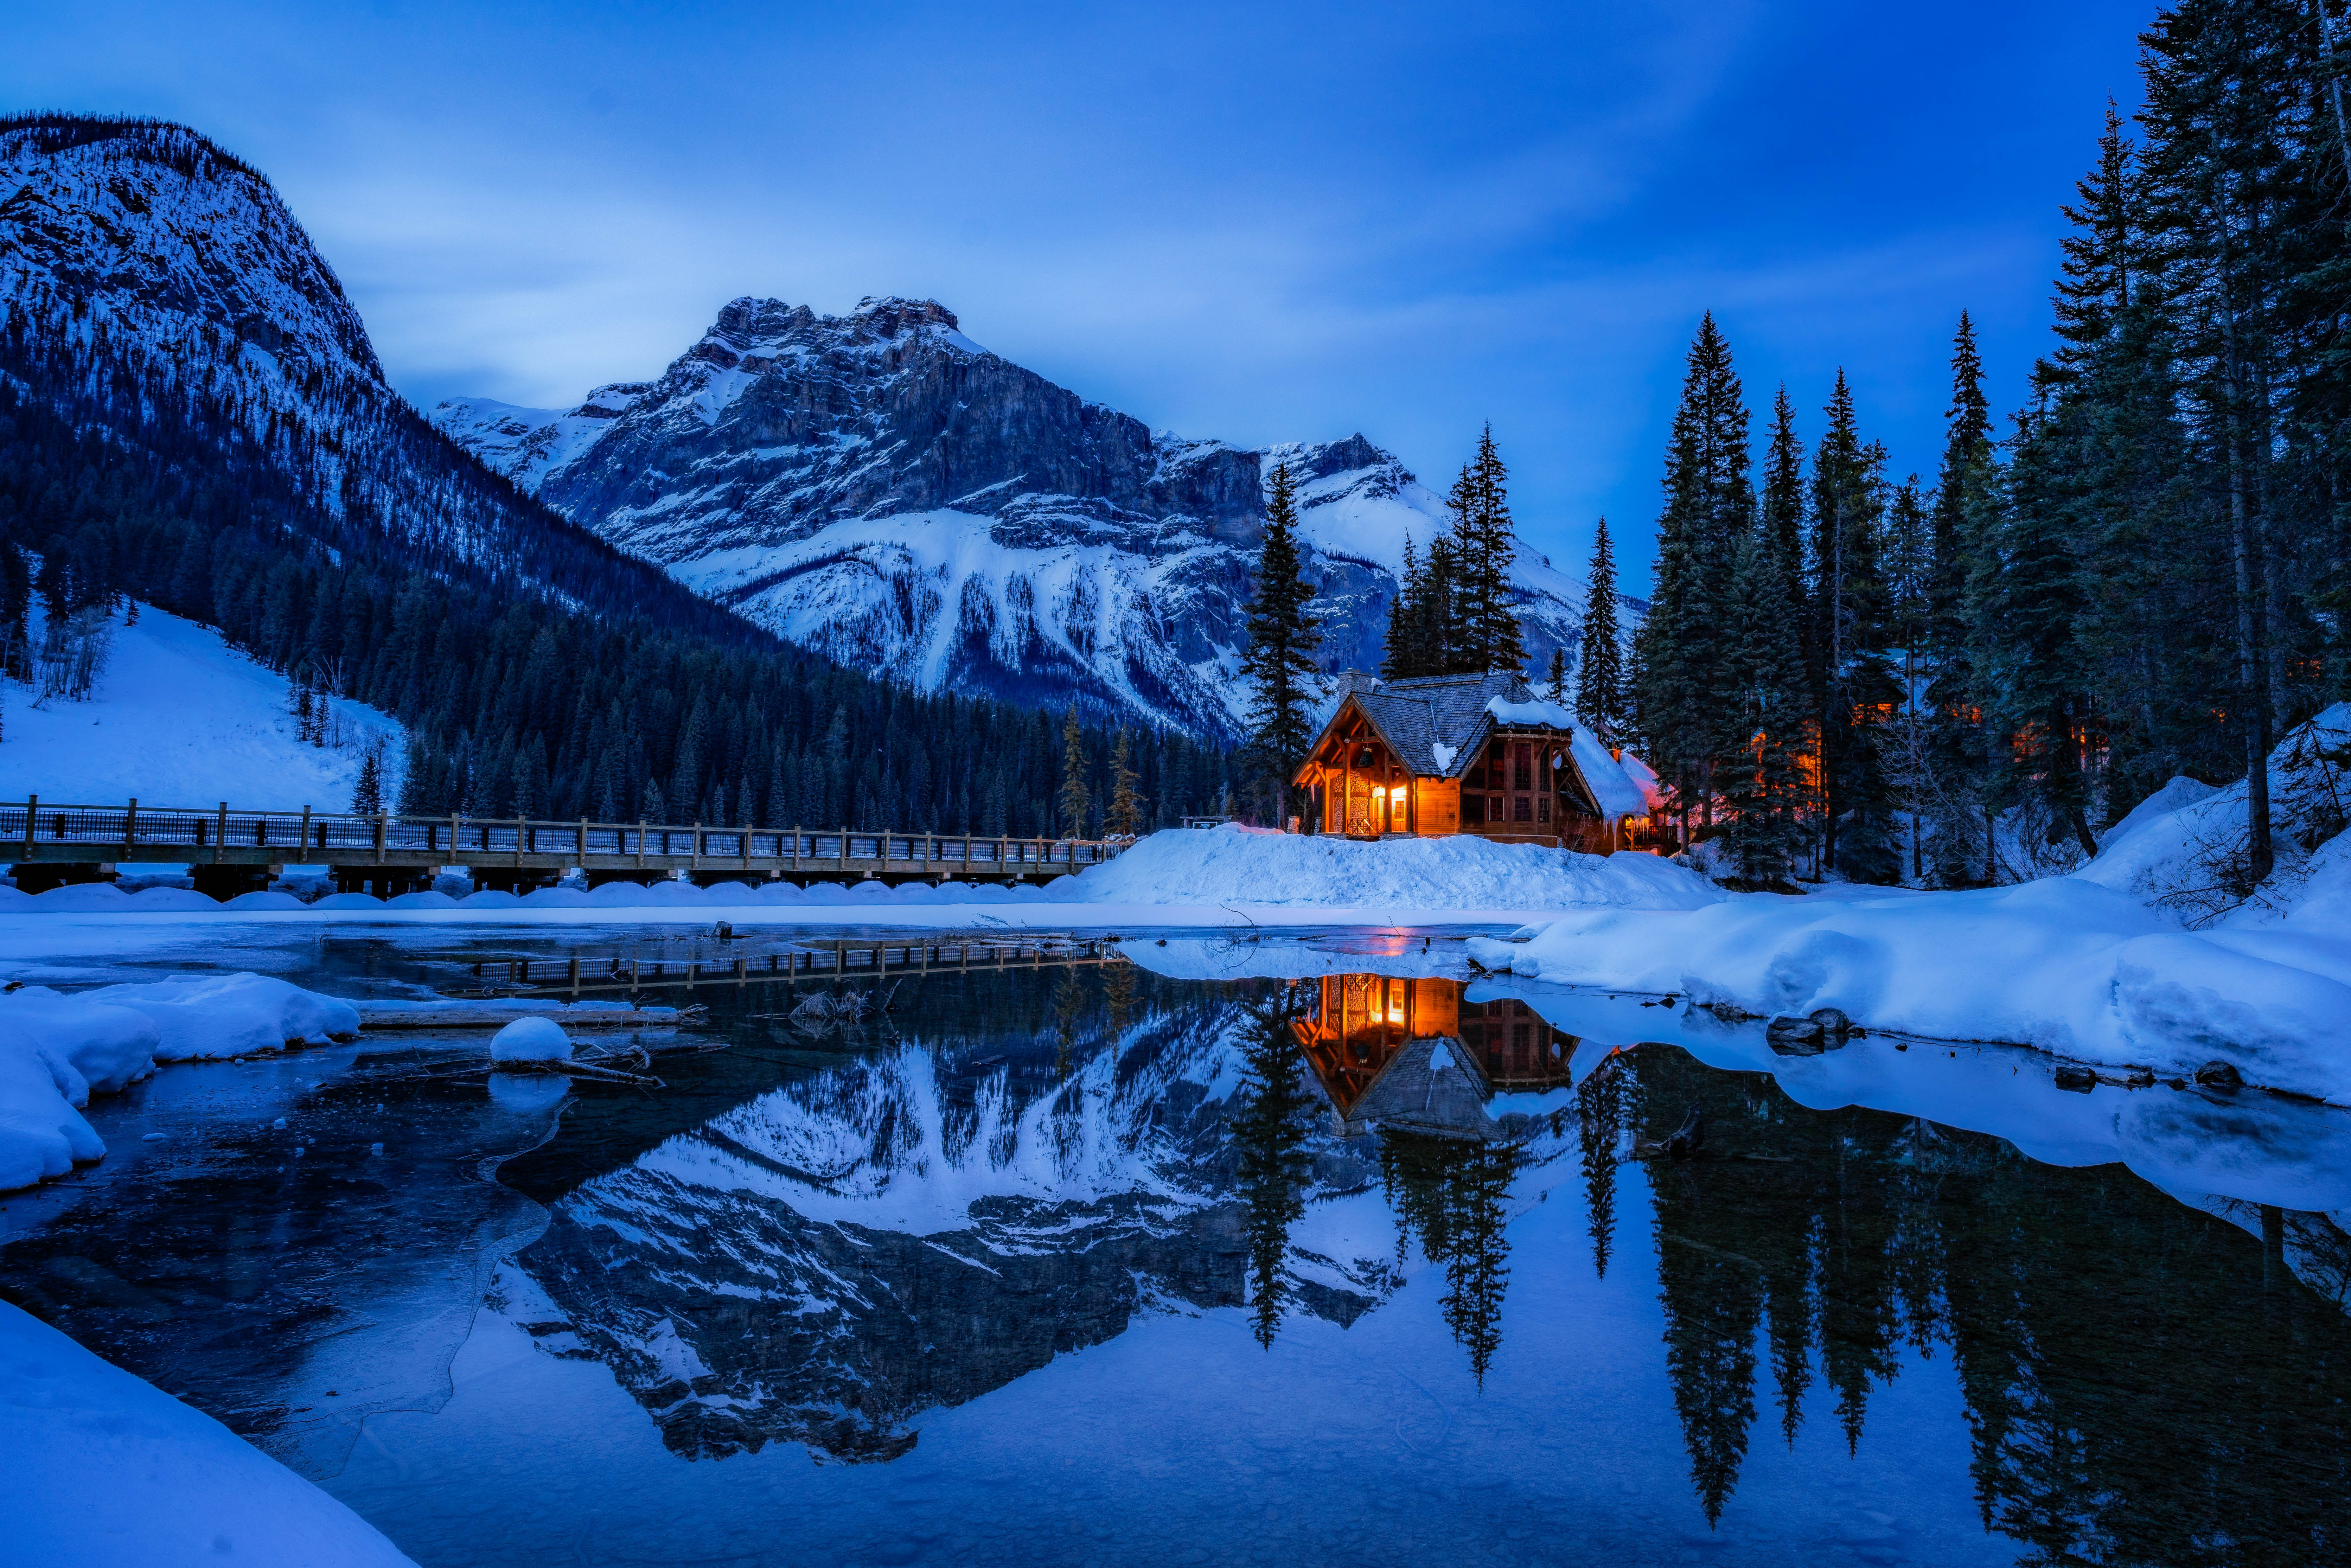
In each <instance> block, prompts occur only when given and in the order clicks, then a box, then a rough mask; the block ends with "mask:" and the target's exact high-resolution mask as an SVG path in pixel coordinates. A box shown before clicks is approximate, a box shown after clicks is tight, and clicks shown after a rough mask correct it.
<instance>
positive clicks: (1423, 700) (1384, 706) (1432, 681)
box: [1314, 674, 1534, 779]
mask: <svg viewBox="0 0 2351 1568" xmlns="http://www.w3.org/2000/svg"><path fill="white" fill-rule="evenodd" d="M1532 695H1534V694H1533V693H1532V692H1531V691H1530V690H1528V688H1527V684H1526V683H1525V682H1524V681H1522V680H1520V679H1519V677H1518V676H1516V675H1513V674H1486V675H1426V676H1422V677H1420V678H1418V679H1416V680H1408V681H1382V682H1381V683H1380V684H1379V685H1376V686H1373V687H1370V688H1368V689H1364V690H1360V691H1353V692H1350V693H1348V694H1347V696H1346V698H1344V699H1342V700H1341V702H1340V704H1339V712H1338V713H1335V714H1333V715H1332V716H1331V722H1332V724H1336V723H1338V722H1339V716H1340V714H1343V713H1345V712H1346V710H1347V703H1348V701H1353V703H1354V705H1355V707H1356V709H1357V710H1358V711H1359V712H1361V713H1362V714H1363V716H1364V717H1365V718H1367V719H1369V720H1371V721H1372V727H1373V728H1374V729H1375V730H1377V731H1379V735H1380V738H1381V739H1382V740H1384V741H1386V742H1387V744H1388V749H1389V750H1390V751H1393V752H1395V758H1396V760H1397V761H1398V762H1400V763H1402V764H1403V765H1404V766H1405V768H1406V770H1408V771H1409V772H1411V773H1412V774H1413V775H1414V776H1415V777H1417V778H1434V779H1451V778H1455V777H1458V775H1460V774H1463V773H1466V772H1468V769H1469V764H1470V763H1472V762H1474V761H1475V760H1477V756H1478V747H1479V745H1482V744H1483V743H1484V741H1485V738H1486V733H1487V731H1489V730H1490V729H1492V728H1493V727H1494V724H1493V716H1492V715H1491V714H1489V713H1488V712H1487V710H1486V705H1487V704H1488V703H1489V702H1491V701H1493V700H1494V699H1495V698H1497V697H1499V698H1501V699H1503V700H1504V701H1506V702H1516V701H1520V700H1522V699H1523V698H1525V697H1530V696H1532ZM1325 733H1326V734H1327V733H1328V729H1327V727H1326V729H1325ZM1314 745H1315V748H1316V749H1319V748H1320V747H1321V746H1322V740H1321V739H1320V738H1319V737H1318V738H1317V739H1316V741H1315V743H1314ZM1440 747H1442V748H1443V749H1442V750H1440V749H1439V748H1440Z"/></svg>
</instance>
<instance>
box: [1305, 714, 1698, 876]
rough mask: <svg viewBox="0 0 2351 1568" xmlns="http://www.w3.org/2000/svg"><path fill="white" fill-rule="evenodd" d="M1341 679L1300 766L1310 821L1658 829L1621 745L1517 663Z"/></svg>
mask: <svg viewBox="0 0 2351 1568" xmlns="http://www.w3.org/2000/svg"><path fill="white" fill-rule="evenodd" d="M1340 680H1341V683H1342V695H1341V697H1340V700H1339V707H1338V711H1337V712H1335V713H1333V714H1332V716H1331V722H1330V723H1329V724H1327V725H1325V726H1323V727H1322V734H1321V735H1320V736H1319V737H1316V739H1315V742H1314V744H1313V746H1312V747H1311V748H1310V749H1309V750H1308V752H1307V756H1306V762H1305V765H1304V766H1303V767H1301V768H1299V770H1298V772H1297V774H1296V775H1295V776H1294V777H1293V779H1292V780H1291V782H1292V783H1293V784H1295V785H1296V786H1297V787H1298V788H1300V789H1303V790H1305V791H1306V792H1307V797H1308V800H1309V802H1310V804H1309V807H1308V810H1307V812H1306V825H1307V827H1308V828H1309V830H1310V831H1320V832H1325V833H1341V834H1344V835H1345V836H1346V837H1348V838H1353V839H1380V838H1390V837H1395V836H1398V835H1406V836H1417V837H1422V838H1437V837H1443V836H1446V835H1448V834H1452V833H1475V834H1477V835H1479V837H1481V838H1489V839H1497V840H1500V841H1506V842H1512V843H1540V844H1555V845H1558V846H1561V847H1562V848H1566V849H1574V850H1582V851H1584V852H1587V853H1591V854H1608V853H1612V852H1615V851H1617V850H1620V849H1626V848H1630V847H1632V846H1634V845H1635V844H1636V843H1638V842H1640V841H1642V840H1643V838H1644V836H1645V835H1646V832H1647V831H1648V829H1649V826H1650V815H1651V810H1652V808H1653V806H1654V804H1655V802H1654V801H1653V800H1651V799H1650V798H1649V795H1648V794H1647V792H1646V790H1645V789H1643V787H1642V785H1641V784H1639V783H1637V782H1635V772H1634V770H1633V769H1632V768H1627V767H1626V766H1625V760H1624V759H1623V758H1622V757H1621V755H1620V754H1618V753H1615V752H1612V751H1611V750H1610V749H1609V748H1608V747H1605V746H1604V745H1602V744H1601V741H1600V739H1599V737H1597V736H1595V735H1594V734H1593V732H1592V731H1591V730H1590V729H1589V728H1587V727H1583V726H1580V725H1578V724H1577V723H1576V722H1575V718H1574V716H1573V715H1572V714H1570V713H1569V712H1568V711H1567V710H1566V709H1565V708H1562V707H1561V706H1558V705H1557V704H1555V703H1549V702H1544V701H1542V700H1541V699H1540V698H1539V697H1537V696H1536V695H1535V694H1534V692H1533V691H1532V690H1531V688H1530V687H1529V686H1528V685H1527V684H1526V683H1525V682H1524V681H1522V680H1520V679H1519V678H1518V677H1517V676H1516V675H1510V674H1488V675H1433V676H1428V677H1426V678H1423V679H1417V680H1405V681H1380V680H1374V679H1373V678H1371V677H1370V676H1367V675H1364V674H1359V673H1356V672H1350V673H1349V674H1345V675H1343V676H1341V677H1340ZM1638 767H1639V765H1638V764H1637V763H1635V764H1634V765H1633V768H1638ZM1640 771H1641V773H1643V774H1646V769H1640Z"/></svg>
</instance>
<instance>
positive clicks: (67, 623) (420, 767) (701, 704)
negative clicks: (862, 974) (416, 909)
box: [0, 116, 1225, 834]
mask: <svg viewBox="0 0 2351 1568" xmlns="http://www.w3.org/2000/svg"><path fill="white" fill-rule="evenodd" d="M0 172H5V173H6V174H7V175H8V176H9V179H8V181H7V182H5V183H13V184H15V185H16V192H15V193H14V194H13V195H11V196H10V197H9V198H8V199H7V201H6V202H5V205H0V643H5V660H6V663H7V668H8V673H9V674H12V675H13V676H15V677H16V679H18V680H25V681H35V682H42V683H46V684H47V685H56V684H57V681H58V680H59V679H63V680H64V681H66V682H67V683H68V684H70V680H71V671H72V668H73V665H74V662H75V659H76V657H77V652H76V647H75V643H74V639H75V637H76V636H77V634H78V633H77V631H76V628H77V627H78V626H80V627H83V628H87V627H88V626H89V622H90V619H91V618H90V617H87V616H81V617H78V616H77V614H76V612H77V611H81V610H87V609H89V608H90V607H94V606H99V605H104V604H109V603H112V602H115V601H118V600H120V598H121V597H123V596H126V595H127V596H129V597H131V598H133V599H137V600H141V601H148V602H152V603H156V604H161V605H163V606H165V607H166V608H168V609H171V610H172V611H174V612H178V613H180V614H183V615H185V616H188V617H190V618H191V619H193V620H197V621H201V622H206V623H208V624H211V625H214V626H217V627H218V628H220V629H221V631H222V632H224V633H225V635H226V636H227V637H228V639H229V640H230V641H231V642H232V643H235V644H237V645H238V646H240V647H243V648H245V649H246V650H247V651H249V652H251V653H254V654H255V655H256V657H258V658H260V659H262V660H263V661H264V662H265V663H267V664H270V665H271V666H273V667H274V668H277V669H280V670H284V671H286V672H287V674H288V675H289V678H290V679H292V680H297V681H300V682H304V683H307V684H308V685H315V686H318V687H319V688H320V689H322V690H325V691H329V692H332V693H334V694H337V695H342V696H347V697H352V698H356V699H358V700H360V701H363V702H366V703H369V704H371V705H372V706H377V707H380V708H381V709H383V710H384V711H386V712H388V713H390V714H392V715H393V716H396V717H398V718H399V719H400V720H401V721H402V723H403V724H404V725H406V726H407V727H408V728H409V730H410V732H411V734H412V736H413V737H414V739H413V744H412V746H411V748H410V754H409V756H408V757H407V758H405V759H404V767H403V768H402V769H401V770H400V771H401V772H402V774H403V778H402V783H401V786H400V790H399V804H400V805H401V807H402V809H407V810H423V811H432V812H442V811H449V810H465V811H468V812H473V813H479V814H488V815H500V816H506V815H516V814H525V813H528V814H531V815H544V816H550V817H574V816H583V815H584V816H591V817H598V818H603V819H607V820H612V819H625V820H634V819H638V818H644V819H648V820H654V821H707V822H713V823H721V822H723V823H736V822H744V821H747V822H751V823H754V824H758V825H771V824H777V823H789V822H793V821H805V822H809V823H812V824H813V823H824V824H831V823H836V822H838V823H847V824H850V825H853V826H860V827H878V826H883V825H887V826H893V827H907V828H913V829H917V830H920V829H925V828H934V827H935V828H936V829H938V830H941V831H980V832H1008V833H1016V834H1041V833H1053V832H1065V831H1087V832H1092V831H1099V828H1100V825H1101V822H1102V812H1103V809H1104V806H1105V804H1106V803H1107V802H1109V801H1111V800H1113V798H1114V797H1115V796H1116V793H1117V791H1116V788H1115V785H1116V780H1115V779H1114V778H1113V756H1112V754H1113V746H1114V742H1113V737H1112V735H1111V734H1110V733H1108V732H1106V731H1104V730H1102V729H1100V728H1095V729H1092V730H1086V731H1083V732H1081V735H1080V736H1079V737H1077V747H1076V750H1077V753H1078V760H1077V763H1076V771H1077V773H1078V776H1079V780H1080V782H1081V783H1082V784H1083V785H1084V786H1085V788H1084V789H1082V790H1081V791H1080V790H1071V789H1067V788H1065V786H1066V785H1067V783H1068V782H1069V775H1070V772H1071V758H1070V750H1071V748H1070V747H1069V745H1068V744H1067V741H1066V738H1065V737H1064V736H1063V734H1062V723H1061V717H1060V716H1055V715H1047V714H1040V713H1034V712H1029V711H1025V710H1021V709H1018V708H1014V707H1011V706H1007V705H1000V704H995V703H990V702H985V701H972V700H968V699H960V698H953V697H936V698H924V697H918V696H915V695H912V694H910V693H908V692H906V691H904V690H903V689H900V688H898V687H896V686H894V685H889V684H886V683H883V682H880V681H876V680H873V679H871V678H869V677H867V676H865V675H862V674H858V673H856V672H854V671H849V670H844V669H841V668H840V667H838V666H836V665H833V664H831V663H829V662H827V661H825V660H823V659H821V658H819V657H815V656H812V655H809V654H806V653H800V652H799V651H796V650H793V649H791V648H789V647H787V646H786V645H784V644H782V643H779V642H778V641H777V640H776V639H775V638H774V637H772V636H771V635H769V634H768V633H767V632H763V631H760V630H759V629H758V628H755V627H752V626H750V625H749V624H747V623H746V622H743V621H741V620H739V619H737V617H735V616H733V615H731V614H729V613H728V612H726V611H723V610H721V609H719V608H717V607H716V606H715V605H712V604H710V603H709V602H708V601H705V600H702V599H699V598H697V597H695V595H694V594H692V593H691V592H689V591H686V590H685V589H684V588H683V587H681V586H679V585H677V584H676V583H674V582H673V581H672V580H669V579H668V578H667V577H665V576H664V574H662V573H661V572H659V571H657V570H653V568H651V567H648V566H646V565H644V564H643V563H642V562H639V561H636V560H634V559H631V558H629V557H627V556H624V555H622V554H621V553H620V552H618V551H617V550H615V549H612V548H611V547H610V546H609V545H606V544H605V543H603V542H602V541H601V540H599V539H597V538H595V537H594V536H592V535H590V534H589V533H587V532H585V531H584V530H581V529H580V528H576V527H574V526H572V525H571V524H569V522H567V521H565V520H564V519H562V518H561V517H557V516H556V515H554V514H553V513H551V512H549V511H548V510H547V509H546V508H544V507H540V506H539V505H538V503H537V502H536V501H533V500H532V499H530V498H529V497H526V496H523V495H522V494H520V493H519V492H517V490H516V489H515V488H514V487H513V486H512V485H511V484H509V483H508V482H507V480H505V479H504V478H501V477H499V476H496V475H493V474H491V473H489V472H488V471H486V469H484V468H483V467H482V466H481V465H479V464H478V463H476V462H475V460H474V459H473V458H472V457H470V456H468V455H466V454H465V453H464V452H462V451H461V450H459V449H458V448H457V447H456V446H455V445H454V444H451V443H450V442H448V441H447V440H446V439H445V438H444V437H443V436H441V435H440V434H438V433H437V432H435V431H434V430H433V429H432V428H431V426H430V425H429V424H427V423H425V421H424V420H423V418H422V417H421V416H420V415H419V414H417V413H415V411H414V410H413V409H412V408H410V407H409V406H408V404H407V403H406V402H404V401H402V399H400V398H399V397H398V396H397V394H395V393H393V392H391V391H390V389H388V388H387V387H385V386H384V385H383V383H382V381H381V371H379V370H378V369H377V367H376V364H375V360H374V355H373V352H372V350H371V349H369V348H368V346H367V343H366V340H365V335H364V330H363V329H362V328H360V325H359V321H358V318H357V315H356V313H355V312H351V311H350V308H349V307H348V305H346V304H345V303H344V302H343V301H342V298H341V292H340V285H339V284H337V283H336V282H335V280H334V278H333V275H332V273H331V271H330V270H329V269H328V268H327V267H326V265H325V263H324V262H323V261H322V260H320V259H319V258H318V257H317V256H316V254H315V252H312V251H310V250H309V248H308V239H307V237H306V236H304V235H302V234H301V231H300V229H299V227H298V225H295V224H294V223H293V221H292V219H291V217H290V216H289V215H287V214H286V213H285V211H284V208H283V206H282V204H279V203H278V201H277V196H276V193H274V192H272V191H271V190H270V189H269V187H268V185H267V183H266V182H265V181H263V180H262V179H261V177H260V176H259V175H258V174H257V173H256V172H254V171H252V170H251V169H249V168H247V167H246V165H244V164H242V163H240V162H237V161H236V160H235V159H233V158H230V157H228V156H227V155H226V154H225V153H222V152H220V151H219V150H218V149H217V148H214V147H213V146H212V145H211V144H210V143H209V142H206V141H204V139H203V138H201V137H198V136H195V135H194V134H193V133H192V132H189V131H185V130H183V129H181V128H179V127H175V126H168V125H161V124H156V123H153V122H122V121H108V120H86V119H78V118H68V117H57V116H46V117H33V118H27V119H21V120H5V121H0ZM183 223H184V224H185V225H186V226H184V227H183V226H182V225H183ZM199 241H201V242H202V243H197V242H199ZM36 594H37V595H39V596H40V597H41V598H42V599H43V600H44V601H45V602H46V605H47V610H48V612H49V613H48V614H47V616H46V617H45V625H46V628H47V630H46V631H45V633H44V636H43V640H42V643H41V645H39V646H35V645H33V644H32V643H31V641H30V639H29V637H28V635H27V631H28V617H27V615H26V609H27V607H28V605H29V603H30V601H31V599H32V597H33V596H34V595H36ZM60 672H63V674H62V675H61V674H60ZM0 746H5V729H0ZM1129 749H1130V755H1131V756H1132V758H1133V762H1132V767H1133V770H1134V774H1135V776H1136V777H1135V780H1134V785H1133V787H1132V789H1130V791H1129V794H1130V796H1132V795H1133V794H1134V793H1136V792H1139V793H1140V794H1141V796H1143V797H1144V806H1143V810H1144V813H1145V815H1144V821H1146V822H1148V821H1158V820H1163V819H1172V817H1173V815H1175V814H1176V813H1179V812H1184V811H1189V810H1204V809H1207V807H1208V806H1209V805H1210V804H1211V803H1213V802H1214V801H1215V800H1218V799H1220V798H1221V794H1222V791H1223V789H1224V783H1225V781H1224V779H1223V776H1222V771H1221V758H1220V756H1219V755H1218V754H1217V753H1216V752H1214V751H1212V750H1207V749H1203V748H1201V747H1197V746H1196V745H1194V744H1193V743H1192V742H1190V741H1188V740H1186V739H1185V738H1183V737H1175V736H1166V737H1162V736H1160V735H1157V734H1154V733H1137V734H1135V735H1134V736H1132V737H1129ZM166 794H168V780H158V781H157V787H156V789H155V795H156V796H157V797H159V798H160V797H162V796H164V795H166Z"/></svg>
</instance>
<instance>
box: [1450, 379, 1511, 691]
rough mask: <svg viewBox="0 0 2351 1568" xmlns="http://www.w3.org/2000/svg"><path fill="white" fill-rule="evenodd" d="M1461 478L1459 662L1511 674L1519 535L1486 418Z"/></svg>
mask: <svg viewBox="0 0 2351 1568" xmlns="http://www.w3.org/2000/svg"><path fill="white" fill-rule="evenodd" d="M1463 478H1464V480H1465V481H1466V483H1465V484H1464V485H1463V486H1460V488H1459V492H1458V494H1459V509H1458V514H1457V515H1458V519H1459V521H1458V535H1457V538H1458V549H1457V550H1456V552H1455V568H1456V570H1458V572H1459V574H1460V583H1461V587H1460V593H1459V604H1458V612H1459V615H1460V620H1461V627H1462V635H1463V637H1464V639H1465V640H1466V643H1467V644H1468V645H1467V648H1466V649H1465V651H1464V656H1463V657H1462V659H1461V661H1460V663H1461V665H1462V667H1463V668H1464V669H1466V670H1467V671H1468V672H1470V673H1473V674H1474V673H1482V672H1486V671H1491V670H1506V671H1509V672H1510V673H1511V674H1519V673H1520V672H1521V671H1522V670H1523V669H1524V667H1525V664H1526V662H1527V654H1526V647H1525V643H1524V642H1523V640H1522V637H1521V634H1520V630H1519V615H1518V608H1517V605H1516V603H1515V602H1514V600H1513V595H1512V591H1511V587H1510V569H1511V566H1512V564H1513V563H1514V562H1515V561H1516V559H1517V558H1518V549H1519V541H1518V533H1517V528H1516V526H1515V525H1514V524H1513V523H1512V522H1511V520H1510V486H1509V480H1510V470H1509V469H1508V468H1507V467H1505V466H1504V465H1503V463H1502V457H1501V454H1500V453H1499V451H1498V450H1496V448H1495V445H1494V427H1493V426H1492V425H1491V424H1490V423H1489V424H1488V425H1487V426H1486V428H1485V429H1484V430H1483V431H1481V432H1480V433H1479V436H1478V455H1477V456H1476V457H1475V458H1473V459H1472V460H1471V461H1470V463H1469V465H1468V467H1467V468H1466V469H1464V470H1463Z"/></svg>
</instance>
